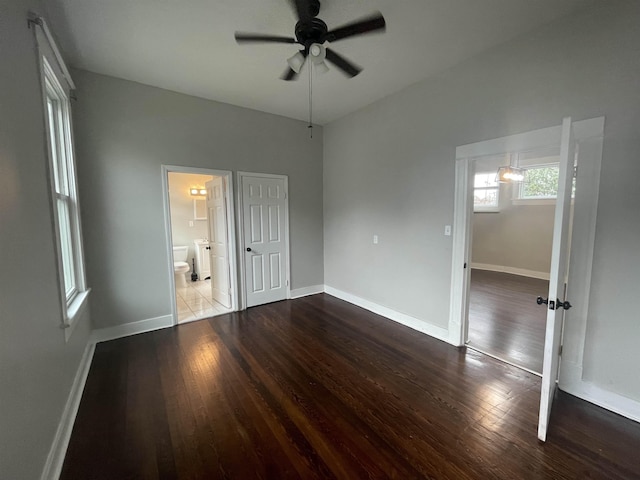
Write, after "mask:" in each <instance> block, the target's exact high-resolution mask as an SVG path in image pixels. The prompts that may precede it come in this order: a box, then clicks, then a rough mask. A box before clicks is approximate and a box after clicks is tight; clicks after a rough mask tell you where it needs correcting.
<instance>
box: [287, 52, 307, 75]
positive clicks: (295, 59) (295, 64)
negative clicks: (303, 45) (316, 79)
mask: <svg viewBox="0 0 640 480" xmlns="http://www.w3.org/2000/svg"><path fill="white" fill-rule="evenodd" d="M304 60H305V58H304V55H302V53H300V52H296V53H295V55H293V56H292V57H290V58H288V59H287V63H288V64H289V67H291V70H293V71H294V72H296V73H300V70H302V65H304Z"/></svg>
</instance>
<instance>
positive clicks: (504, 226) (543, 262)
mask: <svg viewBox="0 0 640 480" xmlns="http://www.w3.org/2000/svg"><path fill="white" fill-rule="evenodd" d="M511 187H512V185H509V184H501V185H500V195H499V197H498V198H499V204H500V211H499V212H475V213H474V214H473V220H472V228H473V243H472V253H471V261H472V262H473V263H483V264H487V265H495V266H500V267H510V268H518V269H524V270H531V271H533V272H538V273H545V274H547V275H548V274H549V270H550V269H551V241H552V240H553V217H554V212H555V205H526V204H524V205H517V204H514V203H513V202H512V200H511V198H512V193H511Z"/></svg>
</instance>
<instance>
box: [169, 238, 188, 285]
mask: <svg viewBox="0 0 640 480" xmlns="http://www.w3.org/2000/svg"><path fill="white" fill-rule="evenodd" d="M187 255H189V247H186V246H183V245H174V247H173V276H174V278H175V281H176V288H185V287H186V286H187V279H186V277H185V275H186V274H187V273H189V271H190V270H191V269H190V268H189V264H188V263H187Z"/></svg>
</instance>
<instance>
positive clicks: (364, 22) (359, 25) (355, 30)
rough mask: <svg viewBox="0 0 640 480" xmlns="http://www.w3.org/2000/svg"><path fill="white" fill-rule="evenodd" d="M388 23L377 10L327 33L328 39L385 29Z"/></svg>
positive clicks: (333, 39)
mask: <svg viewBox="0 0 640 480" xmlns="http://www.w3.org/2000/svg"><path fill="white" fill-rule="evenodd" d="M386 25H387V23H386V22H385V20H384V17H383V16H382V14H381V13H380V12H376V13H374V14H372V15H370V16H368V17H365V18H361V19H360V20H356V21H355V22H351V23H348V24H346V25H343V26H342V27H338V28H336V29H334V30H331V31H330V32H328V33H327V41H329V42H335V41H338V40H342V39H344V38H348V37H353V36H354V35H362V34H365V33H371V32H375V31H377V30H381V31H384V30H385V29H386Z"/></svg>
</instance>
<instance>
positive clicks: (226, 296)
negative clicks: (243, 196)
mask: <svg viewBox="0 0 640 480" xmlns="http://www.w3.org/2000/svg"><path fill="white" fill-rule="evenodd" d="M205 187H206V189H207V212H208V215H207V219H208V227H209V250H208V251H209V264H210V271H211V296H212V298H213V299H214V300H216V301H218V302H219V303H221V304H222V305H224V306H225V307H227V308H231V294H230V284H229V283H230V282H229V238H228V235H227V233H228V228H227V205H226V200H225V188H224V179H223V178H222V177H214V178H213V180H210V181H208V182H207V183H206V184H205Z"/></svg>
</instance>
